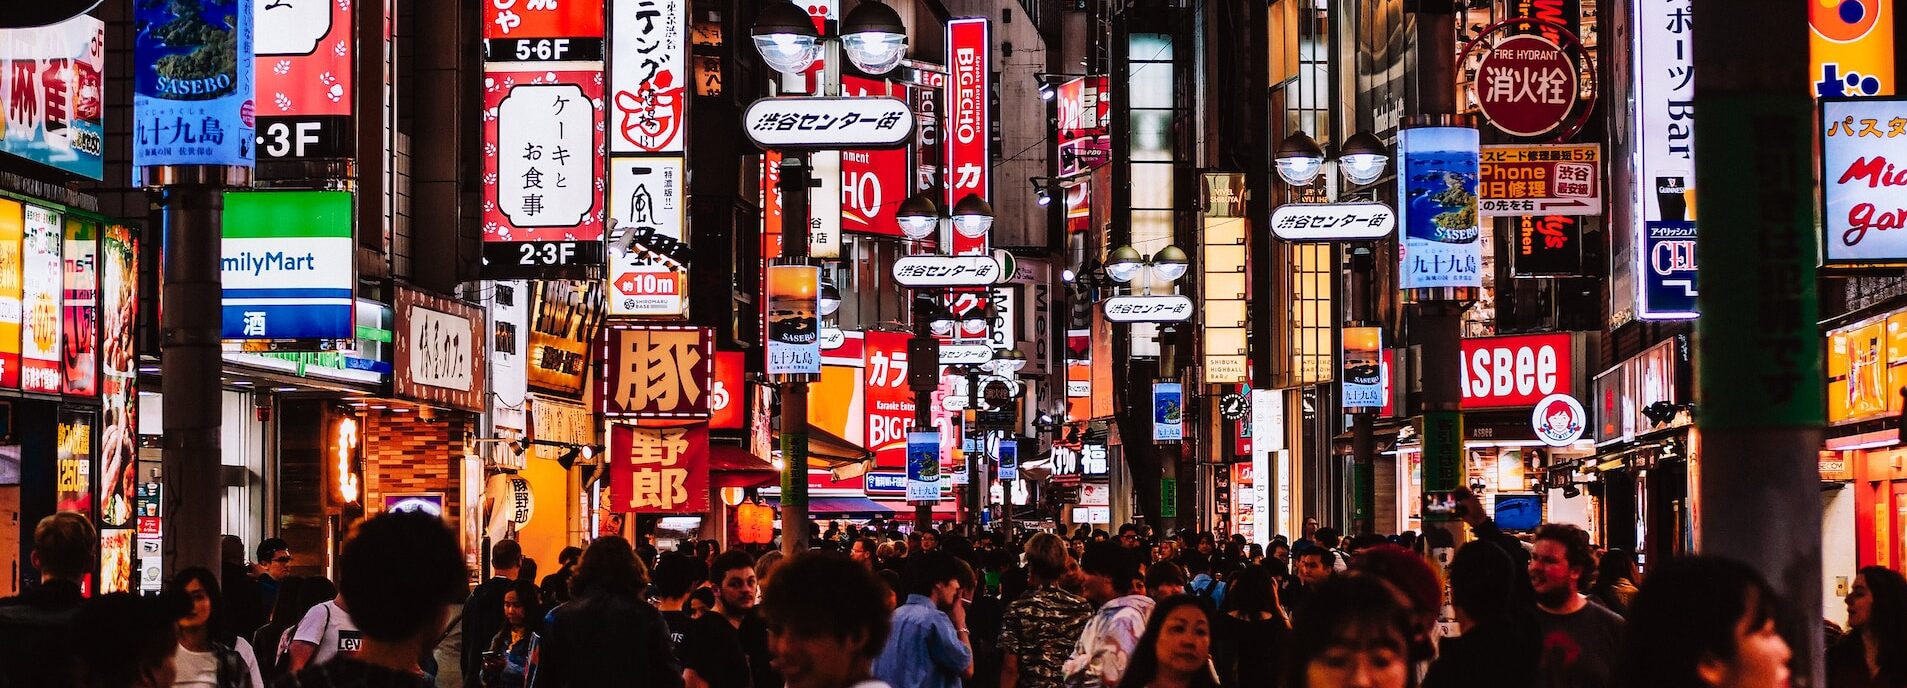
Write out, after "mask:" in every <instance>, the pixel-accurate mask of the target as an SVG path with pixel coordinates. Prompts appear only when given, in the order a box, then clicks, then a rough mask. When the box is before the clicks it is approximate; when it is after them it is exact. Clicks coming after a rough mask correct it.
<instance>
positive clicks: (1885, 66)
mask: <svg viewBox="0 0 1907 688" xmlns="http://www.w3.org/2000/svg"><path fill="white" fill-rule="evenodd" d="M1808 28H1809V29H1811V31H1810V32H1809V36H1808V49H1809V52H1810V53H1812V55H1813V59H1812V63H1813V66H1814V72H1813V73H1812V74H1810V75H1808V78H1809V81H1810V83H1812V84H1813V85H1814V87H1813V90H1814V97H1816V98H1821V97H1842V96H1857V97H1858V96H1890V95H1893V94H1894V0H1810V2H1809V3H1808Z"/></svg>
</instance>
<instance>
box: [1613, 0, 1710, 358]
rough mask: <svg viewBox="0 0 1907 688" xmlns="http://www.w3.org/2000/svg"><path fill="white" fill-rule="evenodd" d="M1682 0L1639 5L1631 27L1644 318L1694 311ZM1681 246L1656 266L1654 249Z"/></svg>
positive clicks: (1691, 83) (1690, 59)
mask: <svg viewBox="0 0 1907 688" xmlns="http://www.w3.org/2000/svg"><path fill="white" fill-rule="evenodd" d="M1691 5H1692V3H1691V2H1690V0H1661V1H1651V2H1644V3H1640V4H1639V7H1638V9H1637V16H1636V17H1635V18H1634V20H1633V21H1632V22H1631V24H1630V25H1631V26H1634V27H1637V28H1636V31H1635V40H1636V46H1635V74H1634V84H1635V87H1634V88H1635V108H1636V115H1635V116H1636V127H1635V129H1634V131H1635V132H1636V137H1635V153H1634V159H1633V160H1632V161H1631V168H1632V169H1634V170H1635V184H1637V185H1639V186H1641V187H1642V195H1641V198H1640V199H1639V200H1640V201H1641V204H1640V206H1639V207H1638V208H1636V209H1635V212H1634V215H1635V218H1636V220H1635V226H1634V228H1633V229H1632V230H1631V231H1633V232H1635V235H1636V238H1637V241H1636V243H1637V244H1638V246H1639V247H1640V249H1641V253H1639V254H1638V255H1635V256H1634V257H1633V260H1634V261H1635V273H1636V274H1637V276H1638V277H1639V279H1638V284H1637V285H1636V289H1637V296H1638V298H1639V302H1638V303H1637V307H1636V315H1637V317H1640V318H1642V319H1644V320H1675V319H1688V318H1693V317H1695V315H1696V312H1695V297H1696V295H1697V293H1698V292H1697V289H1696V285H1695V281H1694V277H1695V275H1694V273H1695V256H1694V246H1695V236H1696V224H1695V113H1694V105H1693V103H1694V101H1695V79H1694V76H1695V75H1694V69H1695V49H1694V47H1695V43H1694V37H1693V34H1692V33H1691V32H1690V29H1691V27H1690V24H1689V15H1690V14H1692V12H1691V7H1690V6H1691ZM1684 247H1686V249H1687V250H1688V253H1687V260H1686V261H1685V262H1674V261H1671V262H1668V263H1663V262H1659V261H1658V260H1657V252H1658V251H1664V252H1673V251H1678V250H1681V249H1682V248H1684Z"/></svg>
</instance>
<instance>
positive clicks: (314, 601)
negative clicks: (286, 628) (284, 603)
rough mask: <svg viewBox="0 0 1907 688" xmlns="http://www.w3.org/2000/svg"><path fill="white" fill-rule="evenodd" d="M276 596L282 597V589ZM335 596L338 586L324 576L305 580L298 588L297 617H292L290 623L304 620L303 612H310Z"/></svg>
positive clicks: (283, 592) (283, 591)
mask: <svg viewBox="0 0 1907 688" xmlns="http://www.w3.org/2000/svg"><path fill="white" fill-rule="evenodd" d="M278 594H279V595H281V596H282V595H284V594H285V590H284V588H279V589H278ZM337 596H338V584H337V583H333V582H331V579H329V578H326V577H324V576H310V577H307V578H305V584H304V585H303V586H302V587H299V588H298V615H297V616H294V617H292V618H291V619H290V623H293V624H296V623H298V622H299V621H300V620H302V619H304V618H305V612H308V611H311V608H312V607H316V606H318V605H321V604H324V603H325V602H328V601H331V600H332V599H334V598H336V597H337Z"/></svg>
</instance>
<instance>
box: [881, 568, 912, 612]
mask: <svg viewBox="0 0 1907 688" xmlns="http://www.w3.org/2000/svg"><path fill="white" fill-rule="evenodd" d="M877 575H879V576H880V579H881V585H884V586H887V591H888V592H891V593H894V597H895V600H894V603H895V604H899V603H900V601H901V600H900V598H902V597H906V596H905V595H902V594H901V590H902V588H903V586H902V584H901V573H900V572H899V571H895V570H894V569H881V570H880V572H879V573H878V574H877Z"/></svg>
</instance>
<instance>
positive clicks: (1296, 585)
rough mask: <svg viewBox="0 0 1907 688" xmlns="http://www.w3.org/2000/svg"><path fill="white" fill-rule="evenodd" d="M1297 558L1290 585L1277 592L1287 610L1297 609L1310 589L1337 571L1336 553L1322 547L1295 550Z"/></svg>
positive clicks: (1309, 592)
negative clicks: (1295, 569)
mask: <svg viewBox="0 0 1907 688" xmlns="http://www.w3.org/2000/svg"><path fill="white" fill-rule="evenodd" d="M1297 556H1298V560H1297V562H1296V564H1295V566H1296V567H1297V571H1296V574H1297V575H1296V578H1297V580H1295V581H1292V583H1291V587H1289V588H1287V589H1285V590H1284V591H1282V592H1280V593H1279V601H1280V602H1282V603H1283V604H1284V605H1285V609H1286V610H1287V611H1297V610H1298V607H1299V606H1300V605H1303V604H1304V600H1305V598H1306V597H1308V596H1310V594H1311V589H1312V588H1314V587H1316V586H1317V585H1318V584H1320V583H1323V582H1324V580H1325V579H1327V578H1330V577H1331V575H1332V574H1334V573H1336V572H1337V563H1338V555H1337V553H1336V552H1333V551H1331V550H1328V549H1324V548H1322V547H1317V546H1315V545H1314V546H1312V547H1306V548H1304V549H1301V550H1297Z"/></svg>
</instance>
